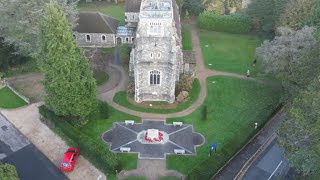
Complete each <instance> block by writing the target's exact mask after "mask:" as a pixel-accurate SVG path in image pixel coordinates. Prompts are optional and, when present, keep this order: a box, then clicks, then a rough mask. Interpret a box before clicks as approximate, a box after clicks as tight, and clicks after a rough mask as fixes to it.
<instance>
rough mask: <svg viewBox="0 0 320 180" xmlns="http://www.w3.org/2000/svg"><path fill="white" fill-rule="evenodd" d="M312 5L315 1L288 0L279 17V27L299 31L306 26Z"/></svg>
mask: <svg viewBox="0 0 320 180" xmlns="http://www.w3.org/2000/svg"><path fill="white" fill-rule="evenodd" d="M314 5H315V0H290V2H289V3H288V4H287V5H286V8H285V10H284V12H283V13H282V14H281V15H280V19H279V25H280V26H286V27H290V28H292V29H294V30H298V29H301V28H302V27H303V26H304V25H305V24H306V20H307V18H308V15H309V14H310V9H311V8H312V7H313V6H314Z"/></svg>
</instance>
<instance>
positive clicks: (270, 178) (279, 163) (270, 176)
mask: <svg viewBox="0 0 320 180" xmlns="http://www.w3.org/2000/svg"><path fill="white" fill-rule="evenodd" d="M281 164H282V161H281V162H280V163H279V164H278V166H277V168H276V169H275V170H274V171H273V173H272V174H271V175H270V177H269V178H268V180H270V179H271V178H272V176H273V175H274V173H275V172H276V171H277V170H278V168H279V167H280V165H281Z"/></svg>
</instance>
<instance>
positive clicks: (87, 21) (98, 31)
mask: <svg viewBox="0 0 320 180" xmlns="http://www.w3.org/2000/svg"><path fill="white" fill-rule="evenodd" d="M117 27H118V21H117V20H115V19H113V18H111V17H109V16H105V15H102V14H100V13H92V12H88V13H79V19H78V25H77V26H76V27H75V29H74V31H75V32H74V37H75V38H76V41H77V43H78V45H79V46H80V47H114V46H115V45H116V36H115V34H116V31H117Z"/></svg>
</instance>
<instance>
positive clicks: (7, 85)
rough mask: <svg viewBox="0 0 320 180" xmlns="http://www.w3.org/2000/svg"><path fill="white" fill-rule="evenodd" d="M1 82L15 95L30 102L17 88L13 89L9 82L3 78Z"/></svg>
mask: <svg viewBox="0 0 320 180" xmlns="http://www.w3.org/2000/svg"><path fill="white" fill-rule="evenodd" d="M3 84H4V85H5V86H6V87H8V88H9V89H10V90H11V91H13V92H14V93H15V94H16V95H17V96H19V97H20V98H21V99H23V100H24V101H25V102H26V103H28V104H30V100H29V99H28V98H27V97H25V96H24V95H22V94H21V93H19V92H18V91H17V90H15V89H14V88H13V87H12V86H11V85H10V84H9V82H8V81H7V80H6V79H5V80H3Z"/></svg>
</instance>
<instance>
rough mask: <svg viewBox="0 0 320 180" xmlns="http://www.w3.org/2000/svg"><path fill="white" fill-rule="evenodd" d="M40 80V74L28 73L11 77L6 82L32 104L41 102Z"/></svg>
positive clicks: (41, 89)
mask: <svg viewBox="0 0 320 180" xmlns="http://www.w3.org/2000/svg"><path fill="white" fill-rule="evenodd" d="M42 79H43V74H42V73H29V74H24V75H19V76H14V77H11V78H9V79H8V81H9V83H10V84H11V86H13V87H14V88H15V89H16V90H17V91H19V92H20V93H21V94H23V95H24V96H26V97H27V98H29V99H30V101H31V103H34V102H40V101H42V97H43V93H44V90H43V85H42V84H41V80H42Z"/></svg>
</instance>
